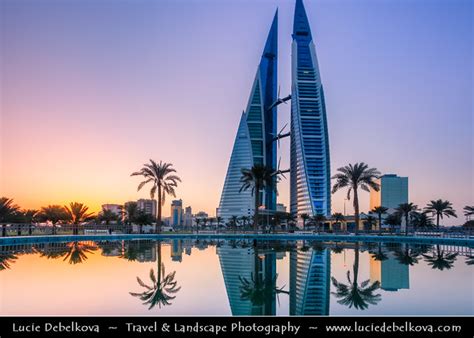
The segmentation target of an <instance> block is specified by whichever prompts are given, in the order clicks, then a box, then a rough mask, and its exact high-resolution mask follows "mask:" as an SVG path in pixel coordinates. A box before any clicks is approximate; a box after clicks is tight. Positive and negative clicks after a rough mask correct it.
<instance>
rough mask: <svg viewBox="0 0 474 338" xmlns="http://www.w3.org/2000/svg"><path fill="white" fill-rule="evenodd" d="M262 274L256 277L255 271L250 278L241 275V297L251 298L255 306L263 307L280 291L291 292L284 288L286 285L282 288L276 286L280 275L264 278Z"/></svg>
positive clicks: (244, 298)
mask: <svg viewBox="0 0 474 338" xmlns="http://www.w3.org/2000/svg"><path fill="white" fill-rule="evenodd" d="M260 275H261V274H258V275H257V277H255V275H254V273H251V274H250V279H247V278H245V277H242V276H239V280H240V298H241V299H243V300H249V301H250V302H251V303H252V305H253V306H257V307H261V306H264V305H265V304H266V303H267V302H268V301H269V300H273V298H274V297H275V296H276V295H278V294H280V293H284V294H289V292H288V291H285V290H283V288H284V286H283V287H281V288H279V287H277V286H276V281H277V278H278V275H275V276H274V277H273V278H272V277H268V276H265V278H262V277H261V276H260Z"/></svg>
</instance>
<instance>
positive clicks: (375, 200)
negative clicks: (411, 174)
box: [370, 174, 408, 209]
mask: <svg viewBox="0 0 474 338" xmlns="http://www.w3.org/2000/svg"><path fill="white" fill-rule="evenodd" d="M376 181H377V183H379V184H380V190H379V191H375V190H373V189H371V191H370V209H373V208H375V207H378V206H384V207H386V208H389V209H396V208H397V207H398V205H400V204H403V203H408V177H399V176H397V175H395V174H386V175H383V176H382V177H380V178H379V179H377V180H376Z"/></svg>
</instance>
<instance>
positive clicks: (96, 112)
mask: <svg viewBox="0 0 474 338" xmlns="http://www.w3.org/2000/svg"><path fill="white" fill-rule="evenodd" d="M305 5H306V10H307V13H308V16H309V20H310V24H311V26H312V30H313V37H314V40H315V43H316V50H317V53H318V58H319V67H320V71H321V76H322V81H323V84H324V86H325V95H326V96H327V97H326V105H327V114H328V124H329V137H330V151H331V166H332V173H334V172H335V170H336V168H338V167H340V166H342V165H345V164H347V163H354V162H356V161H364V162H366V163H368V164H369V165H370V166H373V167H376V168H378V169H379V170H380V171H381V172H382V173H396V174H398V175H400V176H408V177H409V184H410V201H412V202H414V203H415V204H418V205H419V206H424V205H425V204H426V202H427V201H428V200H429V199H437V198H442V199H448V200H450V201H452V202H453V203H454V207H455V208H456V209H457V210H458V214H459V216H461V215H462V211H461V209H462V207H463V206H464V205H467V204H471V205H472V204H473V202H474V197H473V191H474V187H473V172H474V170H473V136H472V135H473V105H474V102H473V95H472V94H473V93H472V90H473V83H472V75H473V74H472V69H473V61H472V60H473V55H472V54H473V4H472V1H469V0H464V1H462V0H451V1H448V0H443V1H439V0H433V1H421V0H417V1H414V0H413V1H408V0H385V1H378V0H377V1H376V0H359V1H349V0H341V1H328V0H324V1H310V0H306V1H305ZM277 7H278V8H279V19H280V21H279V83H280V84H281V94H282V96H283V95H287V94H288V93H289V92H290V44H291V30H292V19H293V18H292V16H293V11H294V1H293V0H275V1H273V0H260V1H247V0H239V1H237V0H228V1H217V0H214V1H211V0H202V1H194V0H193V1H191V0H179V1H174V0H173V1H171V0H170V1H161V0H155V1H151V0H137V1H132V0H128V1H120V0H119V1H109V0H94V1H92V0H70V1H59V0H0V9H1V14H0V22H1V23H0V27H1V30H0V38H1V40H0V57H1V58H0V79H1V83H0V84H1V86H0V104H1V105H0V133H1V136H0V146H1V148H0V149H1V151H0V162H1V163H0V164H1V165H0V170H1V171H0V195H2V196H8V197H10V198H14V200H15V202H16V203H17V204H19V205H21V206H22V207H25V208H39V207H41V206H43V205H46V204H56V203H57V204H65V203H68V202H70V201H79V202H84V203H86V204H88V205H89V206H90V207H91V208H92V209H93V210H99V208H100V205H101V204H103V203H123V202H125V201H127V200H134V199H137V198H146V197H148V196H149V195H148V193H147V192H148V190H143V191H141V192H137V191H136V187H137V184H138V183H139V179H138V178H132V177H130V173H131V172H133V171H136V170H138V169H139V168H140V167H141V165H142V164H143V163H145V162H147V161H148V159H149V158H153V159H155V160H163V161H166V162H171V163H173V165H174V167H175V168H176V169H177V171H178V174H179V176H180V177H181V178H182V181H183V182H182V184H181V185H180V186H179V188H178V189H177V194H178V196H177V197H178V198H182V199H183V201H184V204H185V205H191V206H192V207H193V211H194V212H197V211H199V210H204V211H207V212H208V213H209V214H211V215H214V214H215V208H216V207H217V206H218V203H219V198H220V194H221V190H222V185H223V182H224V177H225V174H226V169H227V165H228V161H229V157H230V153H231V150H232V144H233V141H234V137H235V132H236V129H237V125H238V122H239V119H240V114H241V113H242V110H243V109H244V108H245V106H246V104H247V99H248V95H249V92H250V87H251V85H252V82H253V80H254V76H255V71H256V69H257V65H258V62H259V59H260V55H261V52H262V49H263V44H264V41H265V39H266V36H267V33H268V30H269V27H270V23H271V20H272V18H273V15H274V11H275V10H276V8H277ZM280 107H281V108H280V109H279V125H280V127H281V126H283V125H284V124H286V123H287V122H288V121H289V105H282V106H280ZM281 146H282V148H281V152H282V167H287V166H288V162H289V142H288V141H287V140H286V141H284V142H282V144H281ZM288 186H289V181H283V183H281V184H280V186H279V201H280V202H283V203H284V204H286V205H288V204H289V203H288V202H289V195H288V190H289V189H288ZM361 199H362V201H361V202H362V211H366V210H367V208H368V200H369V197H368V194H365V193H364V194H363V195H362V197H361ZM170 200H171V199H169V200H168V201H167V203H166V206H165V209H164V212H165V215H167V214H169V203H168V202H169V201H170ZM343 202H344V192H341V193H337V194H335V195H334V196H333V212H337V211H342V209H343ZM349 204H350V203H348V204H347V210H348V212H351V208H350V206H349ZM462 219H463V217H461V218H460V220H462ZM460 220H458V221H454V222H453V221H450V222H447V224H456V223H458V222H460Z"/></svg>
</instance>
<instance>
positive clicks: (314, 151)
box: [290, 0, 331, 215]
mask: <svg viewBox="0 0 474 338" xmlns="http://www.w3.org/2000/svg"><path fill="white" fill-rule="evenodd" d="M291 88H292V89H291V98H292V103H291V152H290V156H291V159H290V162H291V176H290V208H291V213H292V214H294V215H301V214H302V213H307V214H309V215H315V214H324V215H330V213H331V186H330V185H331V181H330V158H329V138H328V128H327V119H326V107H325V102H324V91H323V86H322V84H321V77H320V73H319V67H318V60H317V57H316V50H315V47H314V43H313V38H312V35H311V29H310V27H309V22H308V18H307V16H306V12H305V9H304V6H303V2H302V1H301V0H297V2H296V7H295V17H294V25H293V44H292V86H291Z"/></svg>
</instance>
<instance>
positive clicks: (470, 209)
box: [463, 205, 474, 220]
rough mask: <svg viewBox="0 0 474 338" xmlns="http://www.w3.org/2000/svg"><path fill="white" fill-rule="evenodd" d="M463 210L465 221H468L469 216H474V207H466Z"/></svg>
mask: <svg viewBox="0 0 474 338" xmlns="http://www.w3.org/2000/svg"><path fill="white" fill-rule="evenodd" d="M463 210H464V216H466V218H467V220H470V219H471V216H472V215H474V206H472V205H466V206H465V207H464V209H463Z"/></svg>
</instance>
